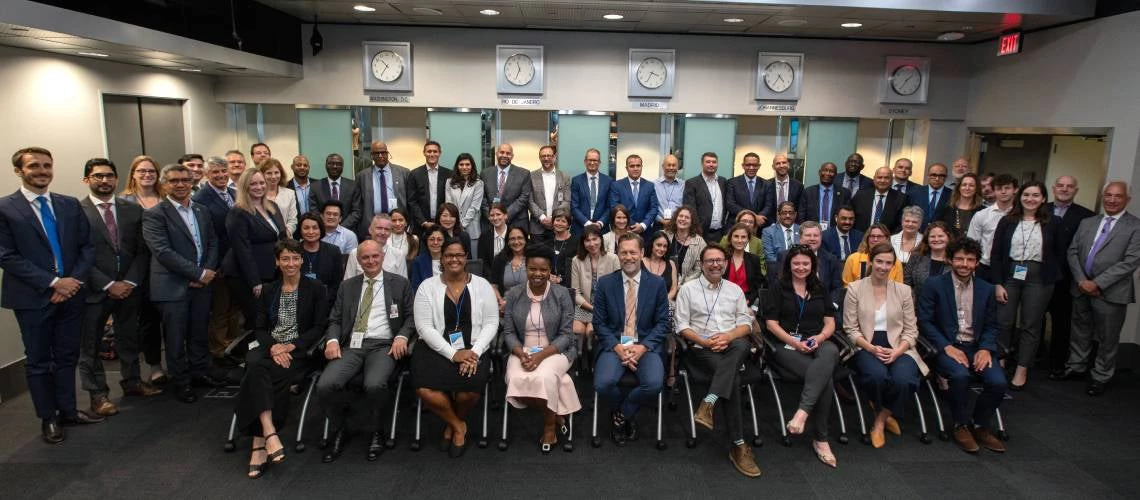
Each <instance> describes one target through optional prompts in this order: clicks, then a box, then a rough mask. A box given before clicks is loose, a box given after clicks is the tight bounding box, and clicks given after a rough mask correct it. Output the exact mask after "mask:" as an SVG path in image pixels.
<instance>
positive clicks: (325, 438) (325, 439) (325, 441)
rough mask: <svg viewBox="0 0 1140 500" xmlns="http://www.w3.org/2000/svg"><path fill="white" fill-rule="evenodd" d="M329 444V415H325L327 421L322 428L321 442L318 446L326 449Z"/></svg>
mask: <svg viewBox="0 0 1140 500" xmlns="http://www.w3.org/2000/svg"><path fill="white" fill-rule="evenodd" d="M328 445H329V417H325V423H324V426H323V428H322V429H321V442H319V443H317V448H320V449H322V450H323V449H325V448H327V447H328Z"/></svg>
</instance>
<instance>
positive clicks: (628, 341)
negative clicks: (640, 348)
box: [621, 335, 633, 346]
mask: <svg viewBox="0 0 1140 500" xmlns="http://www.w3.org/2000/svg"><path fill="white" fill-rule="evenodd" d="M621 345H625V346H630V345H633V337H631V336H629V335H622V336H621Z"/></svg>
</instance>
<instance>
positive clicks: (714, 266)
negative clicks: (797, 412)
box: [676, 245, 760, 477]
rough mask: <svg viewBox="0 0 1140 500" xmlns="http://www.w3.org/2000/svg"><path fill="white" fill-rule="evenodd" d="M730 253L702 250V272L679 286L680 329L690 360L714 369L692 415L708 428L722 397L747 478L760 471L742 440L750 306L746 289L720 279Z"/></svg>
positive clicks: (735, 455)
mask: <svg viewBox="0 0 1140 500" xmlns="http://www.w3.org/2000/svg"><path fill="white" fill-rule="evenodd" d="M727 257H728V255H727V254H725V252H724V250H723V249H722V248H720V247H719V246H716V245H709V246H707V247H705V248H704V250H702V251H701V276H698V277H697V279H695V280H691V281H689V282H687V283H685V284H684V285H681V290H680V291H679V292H678V293H677V309H676V321H677V334H678V335H680V336H681V337H682V338H684V339H685V342H686V344H688V345H689V350H688V352H686V354H685V355H686V356H687V360H688V362H690V363H692V364H694V365H696V366H699V367H700V368H701V369H702V370H704V371H705V372H706V373H707V372H711V373H712V382H710V383H709V393H708V395H706V396H705V397H704V399H702V400H701V404H700V406H699V407H698V408H697V411H696V413H694V414H693V419H694V420H695V421H696V423H698V424H700V425H701V426H702V427H705V428H707V429H708V430H713V429H714V428H715V421H714V413H713V410H714V409H715V408H716V404H717V403H718V402H721V401H724V402H726V403H727V405H726V406H724V410H725V413H726V415H727V417H728V422H727V423H728V438H729V439H730V440H732V444H733V447H732V451H731V452H730V453H729V457H730V459H731V461H732V463H733V465H735V466H736V469H737V470H738V471H740V473H741V474H744V475H745V476H748V477H757V476H759V475H760V468H759V467H757V466H756V458H755V457H754V456H753V454H752V446H751V445H750V444H748V443H745V442H744V433H743V431H742V430H741V425H740V421H741V411H740V397H739V396H740V380H739V378H738V374H739V373H740V365H741V363H743V362H744V359H745V358H746V357H747V356H748V339H747V337H748V334H749V333H750V331H751V326H752V311H750V310H749V309H748V301H747V300H746V299H745V298H744V291H743V290H741V289H740V287H739V286H737V285H736V284H735V283H732V282H731V281H728V280H725V279H722V278H723V277H724V269H725V265H726V263H727Z"/></svg>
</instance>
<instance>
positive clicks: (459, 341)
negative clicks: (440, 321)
mask: <svg viewBox="0 0 1140 500" xmlns="http://www.w3.org/2000/svg"><path fill="white" fill-rule="evenodd" d="M447 341H448V342H451V347H452V348H453V349H456V350H462V349H464V348H465V347H466V346H465V345H463V332H451V333H449V334H447Z"/></svg>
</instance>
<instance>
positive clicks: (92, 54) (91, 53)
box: [79, 52, 111, 57]
mask: <svg viewBox="0 0 1140 500" xmlns="http://www.w3.org/2000/svg"><path fill="white" fill-rule="evenodd" d="M79 55H81V56H91V57H111V56H109V55H107V54H104V53H102V52H80V53H79Z"/></svg>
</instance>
